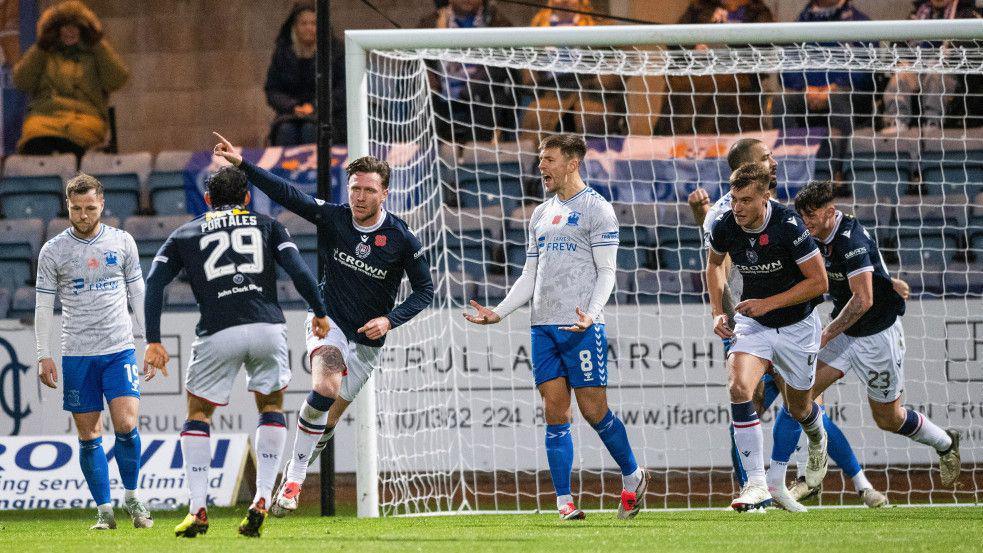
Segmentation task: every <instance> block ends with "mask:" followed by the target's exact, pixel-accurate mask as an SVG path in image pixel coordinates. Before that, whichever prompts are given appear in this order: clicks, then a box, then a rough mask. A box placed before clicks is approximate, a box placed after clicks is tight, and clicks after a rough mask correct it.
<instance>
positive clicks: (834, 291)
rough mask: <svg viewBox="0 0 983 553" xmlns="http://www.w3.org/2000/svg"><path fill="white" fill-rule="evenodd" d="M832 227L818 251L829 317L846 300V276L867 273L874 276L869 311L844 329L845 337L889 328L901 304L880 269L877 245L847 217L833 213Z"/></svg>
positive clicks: (838, 311) (903, 304)
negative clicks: (830, 309)
mask: <svg viewBox="0 0 983 553" xmlns="http://www.w3.org/2000/svg"><path fill="white" fill-rule="evenodd" d="M836 218H837V221H836V227H835V229H834V231H833V233H832V234H830V235H829V237H828V238H827V240H826V241H825V242H819V241H818V240H817V242H818V243H819V250H820V251H821V252H822V253H823V257H825V258H826V274H827V275H829V295H830V296H831V297H832V298H833V318H834V319H835V318H836V316H837V315H839V314H840V311H842V310H843V307H844V306H845V305H846V304H847V302H848V301H850V298H851V297H852V296H853V292H852V291H850V277H852V276H854V275H858V274H860V273H863V272H866V271H869V272H872V273H874V274H873V276H872V284H873V289H874V303H873V305H871V306H870V309H868V310H867V312H866V313H864V314H863V316H862V317H860V319H859V320H857V322H855V323H853V325H851V326H850V328H848V329H846V330H845V331H843V332H844V334H846V335H847V336H854V337H856V336H871V335H874V334H877V333H878V332H880V331H882V330H884V329H886V328H888V327H890V326H891V325H893V324H894V321H896V320H897V318H898V317H899V316H901V315H904V311H905V303H904V299H902V298H901V295H900V294H898V293H897V292H895V291H894V283H893V282H891V277H890V275H888V273H887V269H886V268H885V267H884V261H883V260H882V259H881V252H880V251H879V250H878V249H877V242H876V241H875V240H874V239H873V238H872V237H871V236H870V234H869V233H868V232H867V229H865V228H864V227H863V225H861V224H860V222H859V221H857V220H856V219H854V218H853V217H852V216H850V215H844V214H843V213H841V212H839V211H837V212H836Z"/></svg>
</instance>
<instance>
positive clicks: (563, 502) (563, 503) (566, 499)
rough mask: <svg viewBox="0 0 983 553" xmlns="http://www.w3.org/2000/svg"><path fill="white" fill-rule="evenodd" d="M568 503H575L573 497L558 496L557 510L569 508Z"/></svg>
mask: <svg viewBox="0 0 983 553" xmlns="http://www.w3.org/2000/svg"><path fill="white" fill-rule="evenodd" d="M567 503H573V496H572V495H558V496H556V509H557V510H560V509H562V508H564V507H566V506H567Z"/></svg>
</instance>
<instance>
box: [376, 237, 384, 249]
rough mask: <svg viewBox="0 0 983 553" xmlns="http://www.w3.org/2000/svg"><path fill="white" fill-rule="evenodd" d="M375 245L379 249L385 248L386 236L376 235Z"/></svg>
mask: <svg viewBox="0 0 983 553" xmlns="http://www.w3.org/2000/svg"><path fill="white" fill-rule="evenodd" d="M375 245H376V246H378V247H380V248H381V247H383V246H385V245H386V235H385V234H377V235H375Z"/></svg>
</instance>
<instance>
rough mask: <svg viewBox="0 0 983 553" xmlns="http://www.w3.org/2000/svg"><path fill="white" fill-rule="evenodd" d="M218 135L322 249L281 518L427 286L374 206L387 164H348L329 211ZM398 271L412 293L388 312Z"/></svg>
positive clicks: (403, 232)
mask: <svg viewBox="0 0 983 553" xmlns="http://www.w3.org/2000/svg"><path fill="white" fill-rule="evenodd" d="M216 136H218V138H219V139H220V140H221V142H220V143H218V144H216V145H215V150H214V153H215V155H217V156H221V157H223V158H225V159H226V160H228V161H229V162H230V163H232V164H233V165H235V166H237V167H240V168H241V169H242V170H243V171H245V173H246V175H247V176H248V177H249V180H250V182H252V184H253V185H254V186H256V188H259V189H260V190H262V191H263V192H265V193H266V195H267V196H269V197H270V198H271V199H272V200H273V201H275V202H277V203H279V204H280V205H282V206H283V207H285V208H287V209H289V210H291V211H293V212H294V213H297V214H298V215H300V216H301V217H303V218H305V219H307V220H308V221H310V222H312V223H314V224H315V225H317V227H318V230H320V231H321V232H323V233H325V234H326V235H327V236H328V244H329V247H330V253H329V254H328V255H327V256H326V259H327V262H326V263H325V265H324V280H323V281H322V282H321V290H322V293H323V294H324V299H325V302H326V304H327V312H328V317H329V321H330V323H331V331H330V332H329V333H328V335H327V336H325V337H320V336H313V335H311V334H310V332H308V336H307V354H308V356H309V357H310V360H311V379H312V388H313V389H312V391H311V393H310V395H309V396H308V397H307V400H306V401H304V403H303V404H302V405H301V406H300V410H299V411H300V413H299V416H298V420H297V437H296V439H295V440H294V447H293V453H292V454H291V457H290V460H289V462H288V464H287V467H286V469H285V471H284V472H285V477H284V483H283V484H282V485H281V486H280V489H279V491H278V492H277V494H276V498H275V500H274V504H273V506H272V507H271V509H270V513H271V514H272V515H274V516H284V515H285V514H286V513H287V511H292V510H294V509H296V508H297V498H298V496H299V495H300V491H301V485H302V484H303V482H304V478H305V477H306V475H307V467H308V464H309V463H310V462H311V461H313V460H314V459H315V458H316V457H317V455H318V454H319V453H320V451H321V450H322V449H323V448H324V446H325V444H327V442H328V440H329V439H331V436H332V435H333V434H334V429H335V426H336V425H337V424H338V421H339V420H340V419H341V415H342V414H343V413H344V412H345V409H347V408H348V406H349V405H350V404H351V402H352V401H354V400H355V396H356V394H358V392H359V390H361V389H362V386H363V385H364V384H365V382H366V381H367V380H368V378H369V376H370V375H371V374H372V371H373V370H374V369H375V367H376V365H377V364H378V363H379V357H380V354H381V352H382V345H383V344H384V343H385V336H386V334H387V333H388V332H389V331H390V330H392V329H394V328H396V327H398V326H399V325H401V324H404V323H406V322H407V321H409V320H410V319H412V318H413V317H415V316H416V315H417V314H419V313H420V312H421V311H423V310H424V309H425V308H426V307H427V306H429V305H430V302H431V301H433V281H432V279H431V278H430V267H429V265H428V264H427V260H426V258H425V257H424V255H423V253H424V250H423V247H422V246H421V245H420V241H419V240H417V239H416V237H415V236H413V233H412V232H411V231H410V229H409V227H408V225H407V224H406V222H405V221H403V220H402V219H400V218H399V217H397V216H395V215H393V214H392V213H389V212H387V211H386V210H385V209H384V208H383V206H382V205H383V202H384V201H385V199H386V197H387V196H388V194H389V173H390V169H389V164H388V163H386V162H385V161H382V160H379V159H376V158H374V157H372V156H366V157H362V158H359V159H356V160H354V161H352V162H350V163H349V164H348V167H347V168H346V169H347V172H348V198H349V200H350V202H351V204H350V205H349V204H345V205H338V204H331V203H327V202H324V201H323V200H319V199H315V198H313V197H311V196H309V195H307V194H304V193H303V192H301V191H300V190H297V189H296V188H294V186H293V185H291V184H290V182H288V181H286V180H284V179H281V178H279V177H277V176H275V175H272V174H270V173H269V172H267V171H264V170H263V169H260V168H259V167H256V166H255V165H253V164H251V163H249V162H247V161H244V160H243V159H242V156H240V155H239V154H237V153H236V152H235V149H234V148H233V146H232V144H231V143H230V142H229V141H228V140H226V139H224V138H222V136H221V135H218V134H217V133H216ZM404 274H405V275H406V276H407V277H408V278H409V281H410V285H411V287H412V290H413V291H412V293H411V294H410V295H409V296H408V297H407V298H406V299H405V300H403V302H402V303H400V304H399V305H397V306H395V307H393V306H394V305H395V303H396V295H397V293H398V292H399V285H400V282H401V281H402V280H403V275H404Z"/></svg>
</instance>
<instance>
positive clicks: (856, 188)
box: [844, 128, 918, 204]
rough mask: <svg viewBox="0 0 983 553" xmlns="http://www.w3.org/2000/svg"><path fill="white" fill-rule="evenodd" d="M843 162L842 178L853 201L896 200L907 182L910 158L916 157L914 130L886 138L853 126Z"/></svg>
mask: <svg viewBox="0 0 983 553" xmlns="http://www.w3.org/2000/svg"><path fill="white" fill-rule="evenodd" d="M849 148H850V150H849V155H848V156H847V158H846V160H845V163H844V173H845V175H844V176H845V179H846V180H847V181H848V182H850V183H851V186H852V188H853V197H854V199H855V200H857V201H858V202H859V201H864V202H870V203H874V201H876V202H877V203H882V204H894V203H897V201H898V198H900V197H901V196H903V195H904V193H905V191H906V190H907V189H908V183H909V182H910V181H911V172H912V163H913V162H912V160H913V159H916V158H917V156H918V129H910V130H909V131H908V132H906V133H905V134H902V135H899V136H893V137H886V136H883V135H881V134H878V133H876V132H875V131H874V129H869V128H866V129H856V130H855V131H854V134H853V137H852V138H851V139H850V145H849Z"/></svg>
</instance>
